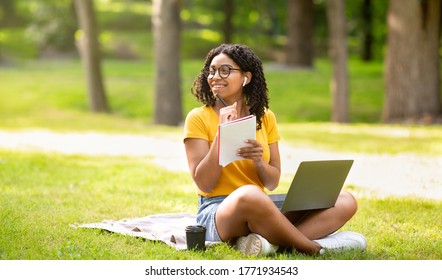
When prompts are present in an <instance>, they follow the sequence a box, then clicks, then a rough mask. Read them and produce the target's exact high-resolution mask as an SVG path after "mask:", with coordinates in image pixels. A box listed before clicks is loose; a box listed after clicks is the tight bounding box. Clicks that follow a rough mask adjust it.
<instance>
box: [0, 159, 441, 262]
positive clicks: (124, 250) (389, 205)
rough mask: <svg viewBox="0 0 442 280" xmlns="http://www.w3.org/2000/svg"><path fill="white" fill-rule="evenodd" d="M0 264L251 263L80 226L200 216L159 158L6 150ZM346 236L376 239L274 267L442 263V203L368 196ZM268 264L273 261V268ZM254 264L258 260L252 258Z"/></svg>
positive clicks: (222, 249) (225, 250)
mask: <svg viewBox="0 0 442 280" xmlns="http://www.w3.org/2000/svg"><path fill="white" fill-rule="evenodd" d="M0 174H2V176H1V179H0V191H1V193H2V195H1V197H0V205H1V211H0V217H1V220H2V226H1V227H0V259H21V260H34V259H49V260H60V259H61V260H77V259H85V260H90V259H104V260H111V259H118V260H126V259H131V260H136V259H213V260H215V259H233V260H235V259H244V258H246V257H244V256H243V255H241V254H239V253H238V252H237V251H236V250H234V249H233V248H231V247H229V246H228V245H226V244H221V245H217V246H215V247H214V248H210V249H208V250H207V251H206V252H204V253H199V252H187V251H184V252H181V251H180V252H177V251H175V249H173V248H171V247H169V246H167V245H165V244H161V243H156V242H152V241H145V240H144V239H139V238H133V237H127V236H122V235H120V234H115V233H108V232H105V231H101V230H92V229H75V228H73V227H71V226H70V225H71V224H74V223H91V222H98V221H102V220H105V219H115V220H118V219H122V218H127V217H129V218H130V217H132V218H135V217H142V216H145V215H149V214H157V213H168V212H189V213H194V212H195V211H196V200H195V191H196V190H195V189H194V187H193V184H192V182H191V180H190V178H189V176H188V174H187V173H179V172H169V171H166V170H164V169H161V168H158V167H156V166H155V165H153V164H152V163H151V162H150V160H149V158H134V157H131V158H129V157H87V156H78V155H77V156H66V155H58V154H42V153H20V152H7V151H0ZM358 200H359V204H360V209H359V212H358V214H357V215H356V216H355V218H354V219H352V220H351V221H350V222H349V223H348V224H347V225H346V226H345V227H344V229H348V230H355V231H358V232H362V233H364V234H365V235H366V237H367V239H368V241H369V247H368V249H367V250H366V251H364V252H345V253H339V254H328V255H324V256H315V257H311V256H306V255H303V254H300V253H297V252H286V253H283V254H278V255H276V256H274V257H266V258H268V259H275V258H276V259H283V260H287V259H305V260H311V259H330V258H332V259H377V260H401V259H412V260H422V259H424V260H425V259H441V258H442V251H441V250H440V249H437V248H440V247H441V245H442V241H441V239H440V230H441V227H440V220H441V218H442V217H441V215H442V214H441V213H442V212H441V211H440V210H441V207H442V202H441V201H432V200H424V199H418V198H412V197H410V198H407V197H405V198H395V197H391V198H385V199H373V198H369V197H364V196H360V197H359V198H358ZM266 258H264V259H266ZM250 259H253V258H250Z"/></svg>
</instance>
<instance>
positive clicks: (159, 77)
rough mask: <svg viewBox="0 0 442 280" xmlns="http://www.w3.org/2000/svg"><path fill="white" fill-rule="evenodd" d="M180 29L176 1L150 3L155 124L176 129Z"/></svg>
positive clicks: (165, 0)
mask: <svg viewBox="0 0 442 280" xmlns="http://www.w3.org/2000/svg"><path fill="white" fill-rule="evenodd" d="M180 25H181V24H180V1H179V0H154V1H153V17H152V26H153V35H154V52H155V108H154V109H155V113H154V122H155V123H156V124H164V125H178V124H179V123H180V122H181V121H182V108H181V90H180V67H179V64H180V55H179V54H180Z"/></svg>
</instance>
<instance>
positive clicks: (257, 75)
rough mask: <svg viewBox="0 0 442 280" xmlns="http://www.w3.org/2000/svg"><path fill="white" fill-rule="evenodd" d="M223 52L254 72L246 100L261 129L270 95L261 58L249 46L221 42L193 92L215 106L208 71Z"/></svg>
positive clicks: (209, 54) (213, 50)
mask: <svg viewBox="0 0 442 280" xmlns="http://www.w3.org/2000/svg"><path fill="white" fill-rule="evenodd" d="M221 53H223V54H225V55H227V56H228V57H230V58H231V59H232V60H233V61H235V63H236V64H238V66H239V67H240V68H241V70H242V71H244V72H250V73H252V79H251V81H250V82H249V83H248V84H247V85H246V86H245V87H244V93H245V98H246V100H245V101H246V104H247V105H249V106H250V114H252V115H255V116H256V121H257V125H256V128H257V129H261V123H262V120H261V117H262V116H263V115H264V113H265V110H266V109H268V108H269V95H268V89H267V83H266V80H265V77H264V71H263V67H262V62H261V59H260V58H259V57H258V56H257V55H256V54H255V53H254V52H253V51H252V50H251V49H250V48H249V47H247V46H245V45H240V44H221V45H220V46H218V47H216V48H213V49H212V50H210V51H209V53H208V54H207V57H206V61H205V62H204V67H203V68H202V69H201V72H200V73H199V75H198V76H197V77H196V79H195V81H194V82H193V86H192V89H191V92H192V94H193V95H194V96H195V97H196V98H197V100H198V101H199V102H202V103H203V104H205V105H206V106H212V107H213V106H215V102H216V98H215V96H214V95H213V93H212V92H211V90H210V86H209V83H208V82H207V75H206V73H207V71H208V69H209V66H210V63H211V62H212V60H213V58H214V57H215V56H217V55H219V54H221Z"/></svg>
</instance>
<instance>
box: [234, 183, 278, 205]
mask: <svg viewBox="0 0 442 280" xmlns="http://www.w3.org/2000/svg"><path fill="white" fill-rule="evenodd" d="M229 197H231V198H232V199H235V200H236V203H237V205H238V207H241V208H250V207H252V208H255V209H256V208H259V207H256V206H263V205H265V204H266V203H268V202H269V199H270V198H269V197H268V195H267V194H266V193H265V192H264V191H263V190H262V189H260V188H259V187H257V186H255V185H245V186H242V187H240V188H238V189H237V190H235V191H234V192H233V193H231V194H230V195H229Z"/></svg>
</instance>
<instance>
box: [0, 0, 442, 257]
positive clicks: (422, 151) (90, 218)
mask: <svg viewBox="0 0 442 280" xmlns="http://www.w3.org/2000/svg"><path fill="white" fill-rule="evenodd" d="M80 1H81V0H80ZM80 1H78V2H80ZM81 2H89V1H81ZM293 2H296V3H298V4H299V3H304V4H303V5H305V6H303V7H304V8H306V7H307V8H306V9H309V7H310V10H307V11H310V12H311V13H307V12H306V13H302V14H303V15H305V14H307V15H310V16H311V17H312V18H311V19H310V20H311V22H312V23H313V25H312V28H311V33H310V37H307V38H310V39H311V45H308V46H307V48H302V47H300V46H298V47H296V46H295V47H293V48H294V49H293V48H292V49H290V50H287V46H288V42H289V41H290V40H289V39H290V38H289V36H288V30H289V29H290V28H289V26H291V25H288V23H289V22H290V21H289V19H293V18H294V17H295V18H296V16H293V14H290V15H291V16H290V15H289V13H290V12H289V11H291V10H290V8H289V4H290V3H292V4H293ZM411 2H413V5H409V4H408V3H411ZM417 2H419V3H417ZM93 3H94V6H91V7H93V8H94V10H93V11H94V13H93V15H94V16H93V17H89V18H95V20H96V22H95V23H96V25H95V28H96V30H97V32H96V35H97V36H96V39H97V42H99V45H98V46H99V47H98V50H99V54H100V55H99V59H97V60H95V63H96V65H98V66H99V69H101V70H100V71H99V76H101V78H100V79H99V80H101V83H102V89H101V90H102V91H101V92H100V91H98V93H97V92H90V91H89V89H90V84H89V82H88V81H89V79H88V76H87V75H86V73H88V71H89V70H87V68H85V64H84V63H82V59H85V56H86V55H85V56H84V57H82V56H81V55H80V53H81V52H80V49H81V44H82V43H81V42H84V41H82V40H83V39H84V38H85V36H86V35H85V32H83V31H81V30H80V27H79V21H78V20H77V17H76V13H75V6H74V3H73V2H72V1H50V0H47V1H43V0H41V1H37V0H35V1H20V2H19V1H6V0H5V1H2V3H1V8H2V14H1V16H2V17H1V29H0V97H1V100H2V102H1V103H0V115H1V118H0V128H1V131H3V132H7V133H23V132H25V135H26V137H27V139H26V140H27V141H28V142H26V143H27V144H26V145H22V146H14V145H12V147H13V148H10V147H11V145H9V146H8V145H6V144H5V145H4V146H3V147H2V148H0V175H1V178H0V190H1V194H2V195H1V198H0V204H1V210H0V217H1V220H2V221H3V226H2V227H1V228H0V232H1V234H0V256H1V257H0V258H1V259H4V260H9V259H19V260H28V259H62V260H71V259H244V258H245V257H244V256H242V255H240V254H239V253H238V252H236V251H235V250H234V249H232V248H231V247H229V246H227V245H220V246H216V247H214V248H212V249H211V250H208V251H206V252H204V253H198V252H176V251H175V250H174V249H173V248H169V247H168V246H166V245H164V244H160V243H158V244H157V243H152V242H146V241H143V240H140V239H135V238H129V237H123V236H119V235H116V234H106V233H104V232H101V231H88V230H79V229H74V228H72V227H70V225H71V224H74V223H88V222H97V221H101V220H104V219H116V220H118V219H122V218H135V217H141V216H145V215H150V214H157V213H165V212H190V213H194V212H195V211H196V190H195V187H194V186H193V184H192V182H191V178H190V176H189V175H188V173H187V172H185V171H182V170H179V171H177V170H172V171H171V170H169V169H167V168H164V167H162V166H159V165H157V164H155V157H154V156H143V155H142V153H140V154H139V155H137V154H131V155H112V154H111V155H108V154H104V155H103V154H98V155H88V154H85V153H81V152H78V153H68V154H65V153H61V152H57V151H54V150H51V149H50V148H51V147H50V145H51V144H52V143H53V142H51V139H47V140H46V144H47V145H48V146H49V148H48V150H47V151H46V150H45V149H43V148H46V147H40V146H36V145H34V146H33V145H32V142H33V141H35V140H36V139H35V138H34V139H33V138H32V136H33V135H34V136H35V135H36V134H32V133H29V134H26V132H41V131H43V132H49V134H50V135H53V134H51V133H54V135H55V136H53V137H57V136H58V135H69V133H81V134H85V135H88V134H90V133H99V134H100V135H102V134H103V135H109V136H112V135H122V134H123V135H135V136H149V137H154V138H156V139H159V140H164V142H165V143H166V142H167V141H166V140H173V141H180V136H181V131H182V128H181V124H182V120H183V118H184V117H185V115H186V113H187V112H188V111H189V110H190V109H191V108H193V107H195V106H199V104H198V103H196V101H195V99H194V98H193V97H192V96H191V94H190V87H191V85H192V82H193V79H194V78H195V76H196V75H197V74H198V73H199V71H200V70H201V67H202V64H203V62H204V58H205V55H206V54H207V52H208V50H210V49H211V48H212V47H214V46H217V45H219V44H220V43H222V42H226V41H231V42H235V43H244V44H247V45H249V46H250V47H251V48H252V49H254V50H255V51H256V52H257V54H258V55H259V56H260V57H261V58H262V60H263V61H264V70H265V72H266V77H267V81H268V87H269V92H270V108H271V109H272V110H273V111H274V112H275V113H276V115H277V116H278V122H279V123H280V130H281V135H282V141H283V142H285V143H287V144H289V145H290V146H292V147H297V148H305V149H319V150H321V151H333V152H334V153H341V154H348V153H352V155H353V154H357V155H366V154H369V155H380V160H379V162H377V163H374V164H375V165H381V163H382V158H385V157H388V156H398V155H399V156H402V155H405V156H408V155H412V156H418V157H419V159H421V158H429V159H431V160H430V161H429V162H431V163H432V164H433V165H436V166H432V167H433V169H434V167H435V168H436V170H438V169H437V168H438V167H441V166H442V163H441V156H442V128H441V126H440V113H441V109H440V108H441V102H440V97H441V94H440V89H439V88H440V78H439V77H440V73H439V72H438V71H439V67H436V68H432V69H431V71H428V70H426V68H419V67H428V66H429V65H430V64H431V63H428V64H425V63H420V62H421V61H423V62H425V61H426V59H430V60H431V59H432V60H431V61H433V62H434V55H435V54H434V53H433V54H432V55H433V56H431V57H430V58H422V60H419V61H414V59H415V58H417V57H419V53H428V52H424V51H422V50H423V49H424V48H423V47H422V48H420V47H419V43H421V44H422V46H424V45H425V44H424V42H423V41H418V42H417V43H416V42H415V43H416V45H414V46H413V45H412V44H411V43H410V44H404V45H410V46H411V47H412V49H413V50H414V53H406V54H407V55H408V56H405V57H402V58H396V59H398V60H397V61H396V63H394V65H398V66H402V67H403V69H402V72H401V71H399V73H401V75H403V76H402V78H403V80H405V81H412V82H413V87H411V86H409V85H408V84H405V88H412V90H413V91H412V93H410V94H411V95H410V96H405V97H404V96H402V97H401V96H400V94H399V99H400V100H403V99H406V100H408V99H409V100H416V99H414V98H417V100H420V101H413V102H411V103H412V105H413V104H420V103H424V104H425V102H421V101H422V100H423V101H427V103H429V105H428V104H427V105H424V106H421V107H419V106H417V107H418V108H421V109H418V110H417V111H416V110H415V111H413V110H414V108H415V106H412V105H404V106H405V107H407V106H409V107H410V108H413V110H411V112H408V111H407V110H402V109H401V110H398V111H400V112H402V113H400V114H398V115H393V116H391V117H388V116H389V115H388V114H386V111H388V112H392V111H393V112H396V111H395V110H393V109H389V110H387V109H386V105H385V103H386V102H385V100H386V96H389V95H390V94H391V95H393V96H395V94H396V92H398V91H395V90H391V92H393V93H391V92H390V91H389V87H388V86H387V85H388V79H387V78H386V72H387V71H393V70H387V69H390V68H389V67H388V64H387V63H386V55H387V54H388V53H389V48H388V46H389V45H388V36H387V35H388V30H389V25H388V23H387V15H388V14H389V12H390V13H393V14H394V13H397V14H395V15H401V13H403V14H404V13H407V11H408V15H411V18H414V19H415V21H414V22H413V21H410V20H406V21H405V23H404V22H403V24H410V26H408V27H407V28H408V29H407V28H405V29H406V30H410V33H411V30H414V29H413V26H416V25H417V26H419V27H420V30H433V29H430V27H429V26H430V25H428V26H427V25H423V24H426V23H427V21H426V20H428V18H431V19H433V15H434V14H433V12H434V11H435V10H436V11H438V12H437V13H436V18H437V19H439V20H438V21H437V22H438V24H437V26H438V28H436V29H435V30H436V31H437V36H436V37H437V46H438V47H437V50H436V57H437V59H436V62H437V66H438V65H439V64H440V58H439V45H440V38H439V33H440V31H439V30H440V28H439V27H440V1H436V0H434V1H406V3H407V5H399V6H403V7H404V9H403V10H401V9H398V5H397V3H403V2H401V1H367V0H365V1H362V0H361V1H345V5H342V6H339V3H340V4H343V3H344V1H283V0H277V1H264V0H262V1H245V0H244V1H221V0H219V1H198V0H193V1H191V0H187V1H173V0H169V1H167V0H166V1H135V0H133V1H129V0H126V1H116V0H113V1H112V0H108V1H104V0H102V1H94V2H93ZM155 3H156V4H158V5H159V6H158V7H163V10H161V9H160V10H159V11H162V12H163V13H164V14H162V15H163V16H164V15H165V14H167V12H171V13H172V14H173V13H175V15H176V14H178V15H179V16H178V17H177V16H175V17H174V18H173V19H175V21H176V20H177V19H178V21H177V22H178V23H179V25H178V26H179V33H178V34H179V36H174V37H173V38H169V39H171V40H177V39H178V40H177V41H173V42H178V43H177V44H175V43H174V44H164V45H162V46H163V48H168V47H172V49H175V50H176V51H177V54H175V55H172V56H170V57H176V58H178V59H176V60H175V61H172V62H171V63H169V64H170V65H171V67H178V69H179V71H166V73H175V74H176V73H179V75H175V77H172V79H176V80H174V81H178V82H170V83H169V85H166V86H174V88H173V90H166V91H164V89H162V88H161V87H160V85H161V81H160V80H158V79H161V78H162V79H166V80H167V81H171V80H170V79H169V78H170V77H162V76H160V75H158V73H157V70H158V69H160V65H161V66H163V65H166V66H167V65H169V64H159V63H158V61H157V59H160V58H159V56H158V55H156V52H157V51H158V50H157V49H156V47H155V41H157V42H158V40H160V39H158V38H157V37H155V36H154V30H153V29H154V28H155V26H154V24H153V18H154V13H155V11H154V10H155V9H154V4H155ZM229 3H230V6H229ZM329 3H334V4H336V5H337V6H335V7H341V10H340V11H341V12H343V11H344V12H345V13H342V15H345V17H342V18H336V17H330V18H329V19H327V13H330V9H331V7H330V6H328V4H329ZM394 3H396V4H395V5H394ZM232 4H233V6H232ZM390 4H391V6H390ZM161 5H163V6H161ZM367 5H368V6H367ZM432 5H436V6H432ZM167 7H169V8H167ZM228 7H230V9H229V8H228ZM232 7H233V9H232ZM389 7H390V9H391V10H389ZM435 7H437V9H435ZM395 8H396V10H394V9H395ZM297 9H298V10H299V9H301V7H300V6H298V7H297ZM407 9H408V10H407ZM392 10H393V11H392ZM159 11H158V10H157V12H159ZM177 11H178V13H176V12H177ZM338 11H339V9H338ZM367 11H371V13H368V14H369V16H367ZM426 11H431V12H432V13H430V12H426ZM335 12H336V11H335ZM229 13H230V17H228V16H227V15H228V14H229ZM160 15H161V13H160ZM160 15H158V16H160ZM338 15H339V13H338ZM413 15H414V17H413ZM430 15H431V16H430ZM298 17H301V16H300V15H298ZM227 18H230V24H228V23H226V22H227V21H226V19H227ZM404 18H406V17H404ZM312 19H314V20H312ZM334 19H336V20H334ZM339 20H340V21H339ZM171 21H173V20H172V19H169V20H166V21H164V22H167V23H169V22H171ZM335 21H336V22H341V23H342V22H344V23H345V29H344V30H345V40H341V41H340V45H339V46H340V47H341V48H342V46H344V50H345V53H344V54H342V52H341V56H340V57H338V58H336V57H334V56H333V55H331V50H333V48H332V47H331V46H332V45H333V44H332V43H331V41H330V36H329V34H330V31H331V30H330V29H329V28H330V26H334V25H333V22H335ZM307 22H310V21H309V20H308V18H307ZM428 22H430V21H428ZM367 23H370V24H369V26H370V28H368V29H367V27H366V24H367ZM310 24H311V23H310ZM292 25H293V24H292ZM422 26H426V27H428V28H422ZM229 28H230V29H229ZM226 30H227V31H226ZM302 30H309V28H303V29H302ZM341 31H342V29H341ZM298 32H299V30H298ZM295 33H296V32H295ZM433 33H434V32H433ZM167 34H174V33H172V32H171V33H164V35H165V36H166V35H167ZM433 35H434V34H433ZM337 36H339V33H338V35H337ZM341 36H342V34H341ZM408 37H410V38H411V37H413V36H408ZM155 38H157V39H155ZM413 38H414V37H413ZM305 41H309V40H305ZM367 41H368V43H367ZM300 49H301V50H302V51H299V50H300ZM390 49H391V48H390ZM312 50H313V52H312ZM297 52H300V54H299V55H298V61H296V59H295V61H288V60H287V59H288V57H289V54H293V53H297ZM393 52H394V53H399V54H400V53H401V51H400V50H399V49H398V50H394V51H393ZM170 57H166V58H164V57H163V59H167V58H170ZM306 57H307V58H310V59H307V61H305V58H306ZM299 60H300V61H299ZM336 61H338V62H339V61H340V62H342V61H344V62H345V63H344V64H341V68H339V69H341V70H342V69H344V71H341V72H340V73H341V74H342V73H343V74H342V75H343V77H344V78H345V80H346V81H347V83H344V84H343V85H342V84H341V86H342V88H341V89H343V92H344V101H347V104H348V105H347V106H348V107H347V108H345V106H344V109H345V110H344V113H345V112H347V113H346V114H344V115H345V117H346V118H347V119H344V120H337V121H336V120H334V119H333V116H334V115H333V113H334V111H335V110H341V109H343V108H342V107H338V108H337V109H334V107H333V104H334V99H333V96H334V95H333V94H335V93H333V92H332V88H331V87H330V84H331V83H332V82H333V81H334V79H335V76H334V75H336V72H338V71H337V70H336V68H334V66H335V64H334V63H336ZM408 61H411V62H413V63H415V64H414V66H415V67H416V69H417V71H411V68H410V67H412V66H410V65H408V64H407V62H408ZM160 62H161V61H160ZM177 62H178V63H177ZM422 64H423V65H422ZM342 65H344V66H342ZM172 69H174V68H172ZM413 69H414V68H413ZM416 69H414V70H416ZM166 70H167V69H166ZM411 72H412V73H414V75H415V76H413V77H410V78H408V76H407V74H408V73H411ZM415 72H417V74H416V73H415ZM95 74H97V73H95ZM416 75H417V78H418V79H420V80H421V82H419V83H416V82H415V80H414V79H416ZM420 75H423V76H425V79H426V78H432V83H431V84H432V86H433V88H436V94H434V91H433V93H432V94H431V98H429V97H427V96H426V93H427V92H429V91H428V88H427V87H425V85H427V84H428V83H427V82H426V81H427V80H424V78H422V77H421V76H420ZM165 76H167V75H165ZM341 77H342V76H341ZM435 77H436V78H435ZM422 83H423V84H424V85H422ZM98 84H100V82H98ZM414 85H416V87H415V86H414ZM402 89H403V87H402ZM399 92H401V91H399ZM404 94H405V93H404ZM407 94H408V93H407ZM396 95H397V94H396ZM97 96H98V98H100V96H101V98H102V99H101V101H105V102H102V103H101V104H102V105H103V104H104V105H105V106H102V107H100V106H99V107H98V108H97V107H94V106H93V102H92V101H93V100H94V98H96V97H97ZM163 96H165V97H166V98H171V99H170V100H172V101H170V102H169V101H167V99H166V101H164V100H162V99H161V98H163ZM177 96H179V98H177ZM412 96H417V97H413V98H411V97H412ZM103 97H105V98H103ZM177 100H178V101H177ZM398 103H399V105H400V104H401V103H400V102H398ZM163 104H174V106H172V108H173V109H174V111H175V112H180V111H181V114H179V115H178V116H177V117H176V118H175V119H172V120H170V119H167V118H166V120H165V123H162V122H163V120H164V118H162V117H161V116H163V117H164V116H166V117H168V116H169V115H170V114H169V113H168V111H167V108H166V109H165V110H166V111H165V112H162V111H161V110H160V108H161V107H162V105H163ZM395 104H396V103H394V104H393V105H392V104H390V106H394V105H395ZM396 105H397V104H396ZM399 105H398V106H399ZM422 108H423V109H422ZM404 112H405V113H404ZM169 121H172V123H173V125H170V124H169V123H168V122H169ZM4 135H6V134H2V136H4ZM8 135H9V134H8ZM29 135H31V136H30V137H29ZM143 139H144V138H143ZM149 139H150V138H149ZM105 141H106V140H104V142H101V143H99V144H98V145H105V144H106V143H105ZM70 145H75V144H70ZM94 145H96V144H92V143H89V144H88V143H86V146H87V149H94ZM118 145H119V146H117V147H114V150H118V149H124V146H125V143H124V141H122V142H120V143H118ZM160 146H161V144H160ZM160 146H159V147H158V149H159V150H162V149H164V147H160ZM95 147H97V146H95ZM97 149H98V148H97ZM117 154H118V153H117ZM405 159H407V160H408V159H411V160H413V159H415V158H414V157H405ZM433 169H432V170H433ZM422 170H426V169H425V166H423V168H422ZM409 172H410V173H413V170H411V171H409ZM415 172H416V171H415ZM387 173H388V171H387ZM403 175H405V174H403ZM399 176H401V175H399ZM431 176H432V177H431ZM429 178H430V179H429V181H426V182H420V183H419V184H421V186H422V188H421V191H422V192H423V193H424V192H425V187H428V186H429V185H431V186H436V188H437V190H440V188H442V187H441V184H442V180H441V177H440V172H439V173H437V172H434V173H431V174H430V177H429ZM380 179H382V178H380ZM385 179H387V178H385ZM281 181H282V182H281V185H287V184H288V183H289V181H290V177H289V175H286V176H283V178H282V180H281ZM399 182H401V181H400V180H399V181H397V182H396V183H397V184H400V183H399ZM392 187H395V188H397V187H399V188H400V185H399V186H392ZM346 188H347V189H350V190H351V191H352V192H354V193H355V194H356V195H357V197H358V200H359V202H360V210H359V212H358V214H357V216H356V217H355V218H354V219H353V220H352V221H351V222H350V223H349V224H348V225H346V227H345V229H348V230H355V231H358V232H361V233H364V235H366V236H367V239H368V240H369V247H368V249H367V250H366V251H364V252H346V253H339V254H332V255H327V256H315V257H311V256H305V255H302V254H298V253H295V252H288V253H285V254H279V255H277V256H276V258H279V259H284V260H287V259H383V260H398V259H418V260H420V259H433V260H434V259H436V260H440V259H441V258H442V250H441V247H442V244H441V241H440V234H441V223H440V221H441V209H442V208H441V207H442V204H441V200H440V199H441V198H440V196H439V197H433V198H428V197H426V196H425V195H420V194H419V193H415V194H411V195H388V196H385V195H380V194H379V193H371V192H368V191H367V190H366V189H364V188H363V187H361V186H358V185H348V186H346ZM280 191H284V188H281V189H280ZM264 258H265V257H264Z"/></svg>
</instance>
